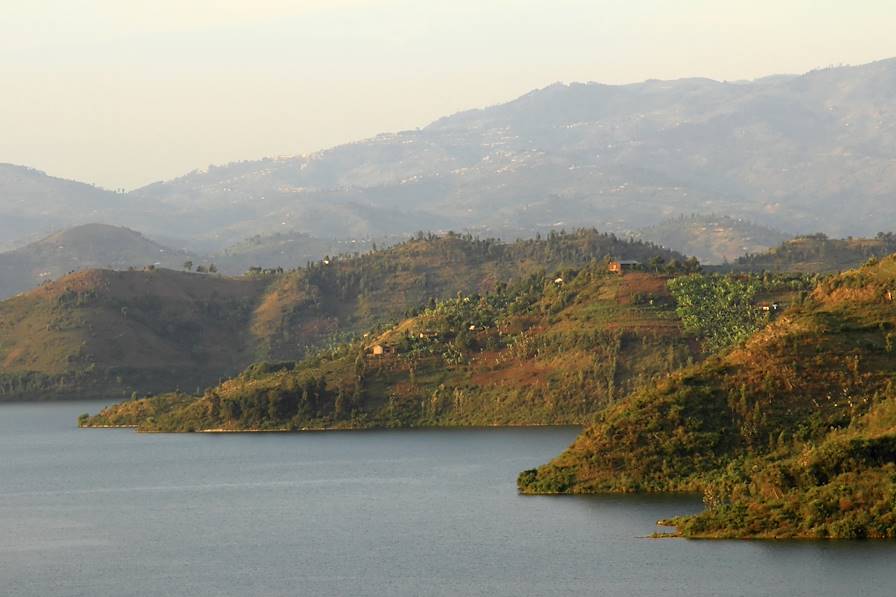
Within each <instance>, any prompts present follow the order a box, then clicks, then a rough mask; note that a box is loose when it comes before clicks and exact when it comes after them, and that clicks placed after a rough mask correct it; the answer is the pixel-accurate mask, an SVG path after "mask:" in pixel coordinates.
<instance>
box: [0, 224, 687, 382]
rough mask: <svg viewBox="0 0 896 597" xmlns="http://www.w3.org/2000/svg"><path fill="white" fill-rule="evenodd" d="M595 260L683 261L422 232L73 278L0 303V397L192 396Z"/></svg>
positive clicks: (603, 241)
mask: <svg viewBox="0 0 896 597" xmlns="http://www.w3.org/2000/svg"><path fill="white" fill-rule="evenodd" d="M605 257H622V258H635V259H642V260H645V261H649V260H651V259H658V260H661V261H662V260H669V261H670V262H671V261H673V260H675V259H676V258H677V259H679V260H680V259H682V258H681V256H680V255H677V254H675V253H672V252H670V251H666V250H663V249H659V248H657V247H654V246H651V245H648V244H645V243H637V242H635V243H632V242H627V241H621V240H618V239H616V238H615V237H613V236H611V235H603V234H599V233H597V232H594V231H581V232H579V233H575V234H568V235H551V236H550V237H549V238H546V239H542V240H533V241H526V242H519V243H514V244H512V245H504V244H501V243H499V242H496V241H480V240H476V239H473V238H470V237H460V236H457V235H449V236H446V237H424V236H423V235H421V237H420V238H418V239H415V240H413V241H409V242H405V243H402V244H400V245H397V246H394V247H391V248H389V249H387V250H382V251H376V252H374V253H371V254H367V255H363V256H358V257H352V258H341V259H333V260H326V261H320V262H317V263H315V264H312V265H310V266H309V267H307V268H303V269H298V270H293V271H288V272H284V271H282V270H254V271H252V272H250V273H249V274H247V275H245V276H242V277H239V278H226V277H219V276H215V275H202V274H188V273H181V272H174V271H169V270H159V269H154V270H147V271H122V272H113V271H107V270H93V271H85V272H79V273H77V274H73V275H71V276H67V277H64V278H62V279H60V280H57V281H55V282H53V283H50V284H47V285H45V286H42V287H41V288H39V289H37V290H34V291H32V292H30V293H27V294H25V295H21V296H16V297H14V298H11V299H9V300H7V301H3V302H2V303H0V398H6V399H9V398H54V397H88V396H106V395H116V396H120V395H121V394H122V393H126V394H128V395H130V393H131V392H132V391H137V392H141V393H143V392H150V391H151V392H158V391H162V390H173V389H175V388H178V387H180V388H184V389H189V390H191V391H192V390H194V389H195V388H196V387H197V386H202V387H204V386H206V385H208V384H209V383H212V382H215V381H217V380H218V379H219V378H220V377H225V376H228V375H233V374H235V373H237V372H238V371H240V370H241V369H243V368H244V367H246V366H247V365H249V364H250V363H252V362H253V361H256V360H260V359H267V360H295V359H297V358H300V357H301V356H302V355H304V354H305V353H306V352H307V351H308V350H309V349H314V348H315V347H320V346H323V345H326V344H328V343H332V342H337V341H341V340H340V339H345V338H350V337H352V336H353V335H354V334H356V333H357V332H359V331H360V330H368V329H372V328H375V327H377V326H381V325H385V324H387V323H389V322H394V321H395V320H397V319H399V318H401V317H404V316H405V314H406V313H407V312H408V310H410V309H412V308H415V307H417V306H418V305H422V304H425V303H426V302H427V301H428V300H429V299H430V298H436V299H437V298H445V297H448V296H453V295H454V294H455V293H456V292H458V291H462V292H464V293H467V294H470V293H473V292H485V291H488V290H489V289H495V288H497V287H498V286H499V284H501V283H502V282H507V281H511V280H515V279H520V278H522V277H525V276H528V275H530V274H532V273H535V272H538V271H540V270H542V269H545V268H547V269H549V270H551V269H555V268H556V267H558V266H561V265H566V264H569V265H582V264H584V263H588V262H590V261H592V260H596V259H603V258H605Z"/></svg>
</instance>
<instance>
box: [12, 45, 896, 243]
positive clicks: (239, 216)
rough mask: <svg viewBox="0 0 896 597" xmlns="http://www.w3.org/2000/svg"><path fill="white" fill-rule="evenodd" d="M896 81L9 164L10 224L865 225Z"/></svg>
mask: <svg viewBox="0 0 896 597" xmlns="http://www.w3.org/2000/svg"><path fill="white" fill-rule="evenodd" d="M894 96H896V59H893V60H885V61H880V62H875V63H871V64H867V65H864V66H856V67H839V68H829V69H824V70H817V71H812V72H809V73H806V74H804V75H801V76H775V77H768V78H765V79H758V80H755V81H750V82H718V81H712V80H709V79H683V80H677V81H656V80H651V81H645V82H643V83H638V84H632V85H621V86H610V85H602V84H597V83H588V84H571V85H564V84H555V85H551V86H549V87H546V88H544V89H540V90H537V91H533V92H531V93H529V94H527V95H524V96H523V97H520V98H518V99H516V100H514V101H511V102H508V103H506V104H501V105H498V106H493V107H490V108H486V109H482V110H471V111H467V112H462V113H459V114H456V115H454V116H450V117H447V118H443V119H441V120H438V121H436V122H434V123H432V124H430V125H429V126H427V127H425V128H423V129H420V130H414V131H405V132H401V133H397V134H384V135H379V136H377V137H375V138H372V139H367V140H364V141H361V142H358V143H351V144H347V145H342V146H339V147H335V148H333V149H329V150H326V151H321V152H318V153H315V154H311V155H307V156H298V157H292V158H283V159H263V160H258V161H246V162H238V163H232V164H228V165H225V166H210V167H209V168H208V169H207V170H201V171H199V170H197V171H194V172H191V173H189V174H187V175H185V176H182V177H180V178H177V179H174V180H170V181H165V182H158V183H154V184H151V185H148V186H146V187H143V188H140V189H137V190H134V191H131V192H129V193H126V194H117V193H113V192H110V191H105V190H102V189H98V188H95V187H92V186H90V185H84V184H80V183H75V182H71V181H64V180H60V179H56V178H52V177H50V176H47V175H44V174H43V173H39V172H37V171H34V170H31V169H27V168H23V167H18V166H10V165H5V166H2V167H0V239H2V240H3V241H4V242H5V243H6V244H7V245H10V244H12V243H17V244H18V245H21V244H22V242H23V241H28V240H35V239H36V238H37V237H38V236H39V235H41V234H46V233H49V232H51V231H52V230H56V229H59V228H63V227H67V226H71V225H75V224H81V223H86V222H93V221H103V222H106V223H109V224H116V225H123V226H128V227H130V228H135V229H139V230H141V231H143V232H144V233H146V234H148V235H150V236H153V237H155V238H159V239H161V240H163V242H166V243H168V244H171V245H173V246H178V247H185V248H189V249H190V250H201V251H203V252H209V251H217V250H221V249H223V248H224V247H225V246H226V245H228V244H231V243H232V242H233V241H234V240H235V239H242V238H247V237H250V236H253V235H256V234H262V235H270V234H273V233H275V232H277V231H283V232H299V233H305V234H310V235H311V236H314V237H318V238H339V239H352V238H354V239H358V238H368V237H374V236H381V235H394V234H405V233H409V232H413V231H415V230H418V229H423V230H448V229H455V230H472V231H481V232H482V233H483V234H489V235H494V234H501V233H502V231H507V230H512V231H520V230H522V231H535V230H545V229H549V228H559V227H566V228H567V229H573V228H576V227H578V226H591V225H594V226H597V227H598V228H600V229H603V230H611V231H614V230H615V231H624V230H635V229H638V228H642V227H645V226H653V225H655V224H657V223H658V222H660V221H661V220H663V219H666V218H668V217H674V216H677V215H679V214H690V213H696V214H704V215H705V214H710V213H713V214H725V215H728V216H731V217H735V218H744V219H748V220H752V221H755V222H756V223H758V224H762V225H766V226H771V227H773V228H776V229H779V230H782V231H785V232H789V233H807V232H825V233H827V234H831V235H836V236H846V235H866V236H867V235H873V234H875V233H877V232H878V231H879V229H880V228H881V226H882V225H883V224H882V223H885V222H892V221H893V220H894V216H896V201H894V198H896V161H894V159H893V156H894V155H896V110H894V109H893V101H892V99H893V97H894Z"/></svg>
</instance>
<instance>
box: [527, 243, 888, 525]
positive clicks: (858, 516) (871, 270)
mask: <svg viewBox="0 0 896 597" xmlns="http://www.w3.org/2000/svg"><path fill="white" fill-rule="evenodd" d="M894 296H896V257H889V258H886V259H884V260H883V261H881V262H879V263H871V264H869V265H867V266H865V267H862V268H861V269H857V270H854V271H851V272H848V273H845V274H842V275H839V276H835V277H833V278H830V279H828V280H826V281H823V282H822V283H820V284H819V285H818V287H817V288H816V289H815V290H814V291H813V292H812V293H811V294H809V295H807V296H805V298H804V299H803V300H802V301H801V302H800V303H799V304H796V305H794V306H793V307H791V308H790V309H789V310H787V311H786V312H785V313H784V314H783V315H782V316H781V317H780V318H779V319H778V320H777V321H775V322H773V323H771V324H770V325H769V326H768V327H766V328H764V329H762V330H761V331H759V332H758V333H756V334H755V335H753V336H752V337H751V338H750V339H749V340H748V341H747V342H745V343H744V344H742V345H739V346H737V347H736V348H735V349H734V350H731V351H730V352H728V353H727V354H724V355H723V356H716V357H714V358H711V359H709V360H707V361H705V362H704V363H701V364H699V365H696V366H693V367H690V368H687V369H685V370H683V371H682V372H680V373H677V374H675V375H674V376H672V377H670V378H669V379H668V380H665V381H663V382H662V383H660V384H658V385H657V386H656V387H653V388H647V389H642V390H641V391H638V392H635V393H634V394H632V395H631V396H630V397H628V398H627V399H626V400H625V401H623V402H621V403H619V404H617V405H615V406H613V407H611V408H609V409H607V410H606V411H605V412H603V413H602V414H601V415H600V419H599V421H598V422H597V423H596V424H594V425H593V426H591V427H590V428H588V429H587V430H586V431H585V432H584V433H583V434H582V435H581V436H580V437H579V438H578V439H577V440H576V441H575V443H574V444H573V445H572V446H571V447H570V448H569V449H568V450H567V451H566V452H565V453H563V454H562V455H560V456H559V457H558V458H556V459H555V460H554V461H552V462H551V463H550V464H547V465H545V466H542V467H541V468H539V469H533V470H530V471H526V472H524V473H522V474H521V475H520V478H519V486H520V490H521V491H522V492H524V493H593V492H632V491H649V492H662V491H701V492H703V493H704V496H705V499H704V501H705V503H706V505H707V510H706V511H705V512H704V513H702V514H700V515H698V516H694V517H686V518H680V519H676V520H674V521H672V522H673V523H674V524H675V525H677V526H678V529H679V531H680V532H681V533H683V534H684V535H687V536H726V537H727V536H735V537H742V536H749V537H861V536H868V537H894V536H896V517H894V509H896V502H894V496H896V416H894V413H896V389H894V385H893V379H894V373H896V353H894V341H896V302H894V300H893V298H894Z"/></svg>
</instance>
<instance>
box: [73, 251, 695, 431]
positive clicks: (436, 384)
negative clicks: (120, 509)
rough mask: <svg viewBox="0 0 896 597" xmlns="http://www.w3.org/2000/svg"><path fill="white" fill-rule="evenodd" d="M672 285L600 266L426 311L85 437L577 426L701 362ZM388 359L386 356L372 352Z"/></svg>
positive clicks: (112, 411)
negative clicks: (134, 432)
mask: <svg viewBox="0 0 896 597" xmlns="http://www.w3.org/2000/svg"><path fill="white" fill-rule="evenodd" d="M667 283H668V276H665V275H659V274H650V273H629V274H626V275H625V276H618V275H613V274H609V273H607V272H606V266H605V265H604V264H603V263H595V264H592V265H590V266H587V267H585V268H583V269H581V270H578V271H571V270H566V271H561V272H560V273H558V274H556V275H551V276H545V275H543V274H535V275H532V276H530V277H529V278H527V279H525V280H523V281H521V282H519V283H517V284H514V285H511V286H510V287H507V288H504V287H499V288H498V289H497V290H496V291H495V292H491V293H487V294H482V295H478V294H474V295H459V296H457V297H455V298H453V299H448V300H444V301H439V302H433V303H431V304H430V306H429V307H427V308H425V309H422V310H421V311H420V312H419V313H418V314H417V315H415V316H414V317H411V318H409V319H406V320H404V321H402V322H400V323H399V324H396V325H395V326H391V327H389V328H387V329H386V330H385V331H383V332H382V333H380V334H378V335H371V336H368V337H367V338H364V339H362V340H360V341H357V342H353V343H348V344H344V345H342V346H339V347H336V348H334V349H332V350H329V351H324V352H322V353H319V354H316V355H314V356H312V357H309V358H307V359H305V360H303V361H301V362H300V363H292V362H290V363H281V364H277V365H265V364H259V365H255V366H253V367H251V368H250V369H248V370H247V371H245V372H244V373H242V374H241V375H240V376H238V377H236V378H234V379H231V380H228V381H226V382H224V383H223V384H221V385H219V386H217V387H215V388H212V389H210V390H208V391H206V392H205V393H204V394H203V395H201V396H197V397H196V398H195V399H194V400H193V401H192V402H187V403H184V402H183V398H182V397H181V396H177V395H172V396H170V403H169V404H167V405H166V404H165V403H164V402H160V401H159V400H158V399H150V400H148V401H141V400H136V401H128V402H126V403H124V404H122V405H120V406H117V407H112V408H109V409H107V410H106V411H104V412H103V413H101V414H100V415H99V416H97V417H94V418H93V419H91V420H90V421H89V422H88V424H89V425H110V424H121V425H139V427H140V429H142V430H146V431H159V430H161V431H196V430H203V429H224V430H247V429H270V430H283V429H287V430H288V429H302V428H333V427H336V428H340V427H341V428H359V427H396V426H420V425H427V426H436V425H535V424H563V423H584V422H587V421H590V420H591V417H592V415H593V413H595V412H596V411H598V410H599V409H601V408H603V407H604V406H606V405H608V404H611V403H613V402H615V401H616V400H618V399H619V398H620V397H622V396H624V395H626V394H627V393H629V392H631V391H633V390H634V389H636V388H638V387H641V386H643V385H645V384H652V383H655V382H657V381H658V380H660V379H662V378H663V377H665V376H666V375H668V373H669V372H671V371H673V370H675V369H677V368H680V367H681V366H683V365H686V364H687V363H688V362H689V361H691V360H693V359H696V358H698V357H699V350H698V348H697V345H696V343H694V342H693V341H691V340H690V339H688V338H686V337H685V336H684V334H683V333H682V329H681V325H680V322H679V320H678V318H677V316H676V314H675V310H674V303H673V301H672V299H671V297H670V295H669V293H668V290H667ZM376 346H381V347H384V349H385V350H384V354H382V355H377V354H374V351H373V348H374V347H376Z"/></svg>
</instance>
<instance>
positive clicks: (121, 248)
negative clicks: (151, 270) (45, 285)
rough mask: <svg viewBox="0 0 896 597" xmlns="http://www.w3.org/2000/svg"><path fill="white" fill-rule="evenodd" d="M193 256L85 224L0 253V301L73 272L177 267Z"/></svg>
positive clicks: (125, 232)
mask: <svg viewBox="0 0 896 597" xmlns="http://www.w3.org/2000/svg"><path fill="white" fill-rule="evenodd" d="M192 259H195V257H193V256H191V255H189V254H188V253H186V252H184V251H178V250H175V249H171V248H168V247H165V246H163V245H161V244H159V243H157V242H155V241H152V240H150V239H148V238H146V237H145V236H143V235H142V234H140V233H139V232H135V231H133V230H130V229H128V228H122V227H118V226H108V225H105V224H84V225H81V226H76V227H74V228H69V229H66V230H63V231H61V232H57V233H55V234H51V235H50V236H48V237H46V238H43V239H41V240H39V241H36V242H33V243H30V244H28V245H26V246H24V247H21V248H19V249H15V250H13V251H8V252H6V253H0V299H2V298H6V297H8V296H11V295H13V294H17V293H19V292H22V291H24V290H29V289H31V288H34V287H35V286H37V285H38V284H40V283H42V282H46V281H48V280H53V279H55V278H58V277H60V276H64V275H66V274H68V273H70V272H73V271H79V270H84V269H92V268H107V269H127V268H128V267H140V268H142V267H144V266H146V265H156V266H158V267H165V268H171V269H179V268H180V267H181V265H182V264H183V263H184V262H185V261H187V260H192Z"/></svg>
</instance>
